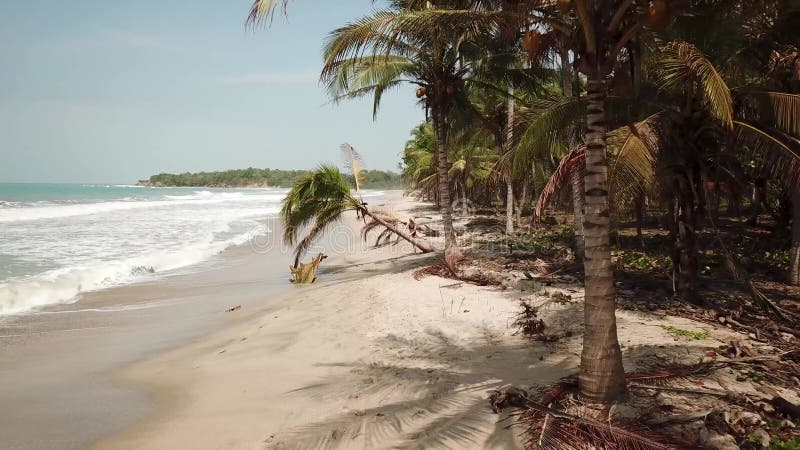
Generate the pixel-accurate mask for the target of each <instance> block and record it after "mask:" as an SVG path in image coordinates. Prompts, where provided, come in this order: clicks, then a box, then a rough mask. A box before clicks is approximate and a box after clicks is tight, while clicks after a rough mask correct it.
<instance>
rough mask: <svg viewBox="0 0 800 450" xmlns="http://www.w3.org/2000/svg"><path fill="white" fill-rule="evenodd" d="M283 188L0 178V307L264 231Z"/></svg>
mask: <svg viewBox="0 0 800 450" xmlns="http://www.w3.org/2000/svg"><path fill="white" fill-rule="evenodd" d="M285 194H286V189H204V188H151V187H139V186H132V185H112V184H109V185H103V184H3V183H0V316H3V315H9V314H19V313H25V312H29V311H32V310H36V309H38V308H41V307H43V306H46V305H52V304H57V303H69V302H74V301H76V299H78V298H79V294H81V293H82V292H87V291H93V290H98V289H103V288H107V287H112V286H118V285H122V284H127V283H133V282H136V281H140V280H144V279H147V278H153V277H159V276H163V275H164V274H169V273H171V272H173V271H175V270H177V269H181V268H188V267H190V266H192V265H195V264H197V263H200V262H202V261H205V260H208V259H209V258H211V257H212V256H214V255H216V254H218V253H220V252H222V251H223V250H225V249H226V248H228V247H230V246H233V245H240V244H245V243H247V242H248V240H250V239H251V238H254V237H257V236H263V235H267V234H268V233H270V232H271V230H270V229H269V226H268V223H267V221H266V219H269V218H274V217H276V216H277V213H278V212H279V210H280V202H281V200H282V199H283V197H284V196H285Z"/></svg>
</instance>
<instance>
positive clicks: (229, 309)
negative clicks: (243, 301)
mask: <svg viewBox="0 0 800 450" xmlns="http://www.w3.org/2000/svg"><path fill="white" fill-rule="evenodd" d="M240 309H242V305H236V306H233V307H231V308H228V309H226V310H225V312H234V311H239V310H240Z"/></svg>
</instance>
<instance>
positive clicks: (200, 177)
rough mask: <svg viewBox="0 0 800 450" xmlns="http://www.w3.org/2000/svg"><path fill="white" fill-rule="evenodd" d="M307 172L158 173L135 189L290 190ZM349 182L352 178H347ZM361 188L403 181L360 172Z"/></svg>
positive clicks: (376, 172) (396, 184)
mask: <svg viewBox="0 0 800 450" xmlns="http://www.w3.org/2000/svg"><path fill="white" fill-rule="evenodd" d="M309 173H311V171H310V170H280V169H256V168H253V167H250V168H247V169H237V170H225V171H219V172H194V173H191V172H185V173H179V174H173V173H160V174H158V175H152V176H151V177H150V178H149V179H147V180H139V182H138V183H136V185H137V186H150V187H213V188H264V187H291V186H293V185H294V184H295V183H296V182H297V181H298V180H299V179H300V178H302V177H304V176H305V175H308V174H309ZM350 177H351V178H352V175H350ZM361 177H362V178H360V180H361V186H363V187H365V188H367V189H393V188H395V189H400V188H402V187H403V179H402V177H401V176H400V174H397V173H395V172H390V171H383V170H364V171H362V172H361Z"/></svg>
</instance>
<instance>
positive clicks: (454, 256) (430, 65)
mask: <svg viewBox="0 0 800 450" xmlns="http://www.w3.org/2000/svg"><path fill="white" fill-rule="evenodd" d="M460 3H468V2H457V1H453V2H446V5H444V6H437V5H434V4H433V3H432V2H420V1H418V0H394V1H391V2H390V6H389V8H387V9H382V10H378V11H376V12H374V13H372V14H370V15H368V16H366V17H363V18H361V19H359V20H357V21H355V22H353V23H351V24H348V25H346V26H344V27H342V28H339V29H337V30H335V31H333V32H332V33H331V36H330V38H329V41H328V43H327V45H326V47H325V51H324V55H325V63H324V66H323V69H322V74H321V79H322V81H323V82H325V83H326V84H327V87H328V90H329V92H330V93H331V95H332V97H333V98H334V100H336V101H338V100H341V99H345V98H355V97H360V96H365V95H372V96H373V99H374V101H373V103H374V108H373V113H374V114H376V113H377V110H378V106H379V105H380V101H381V98H382V96H383V94H384V93H385V92H386V91H387V90H388V89H391V88H394V87H396V86H398V85H400V84H403V83H411V84H414V85H417V86H419V89H418V91H417V97H418V98H420V102H421V103H422V104H423V106H424V107H425V109H426V111H429V112H430V115H431V120H432V122H433V126H434V134H435V137H436V160H437V176H438V183H437V185H438V190H439V193H438V194H439V195H438V197H439V203H440V206H441V209H442V219H443V224H444V236H445V256H446V259H447V260H448V261H456V260H458V259H460V258H461V253H460V250H459V249H458V244H457V242H456V235H455V230H454V228H453V219H452V206H451V195H450V194H451V193H450V183H449V180H448V171H449V168H450V164H449V162H448V160H447V147H448V145H447V143H448V135H449V133H450V125H451V124H450V114H451V110H452V108H453V106H454V105H455V104H456V103H458V102H461V101H464V100H465V98H466V94H465V85H467V84H469V83H472V82H477V80H475V79H474V78H473V77H471V75H472V71H471V69H472V65H471V63H470V61H469V60H468V59H466V58H464V50H465V49H467V48H469V47H470V46H471V45H474V44H475V43H476V42H477V41H478V40H480V39H482V38H484V37H485V36H486V35H489V34H491V33H492V32H493V31H494V30H495V29H497V28H499V27H500V26H501V24H502V21H503V20H504V16H503V15H502V14H500V13H499V12H495V11H477V10H465V9H458V8H459V7H460V6H462V5H460Z"/></svg>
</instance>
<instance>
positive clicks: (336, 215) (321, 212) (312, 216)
mask: <svg viewBox="0 0 800 450" xmlns="http://www.w3.org/2000/svg"><path fill="white" fill-rule="evenodd" d="M350 210H354V211H358V212H359V213H360V214H362V215H364V216H366V217H369V218H371V219H372V220H373V221H375V222H377V223H379V224H381V225H382V226H383V227H385V228H386V229H389V230H391V232H392V233H394V234H396V235H397V236H399V237H400V238H402V239H404V240H406V241H408V242H409V243H410V244H411V245H413V246H414V247H416V248H418V249H420V250H421V251H422V252H423V253H429V252H432V251H433V247H431V245H430V243H428V242H427V241H425V240H422V239H418V238H415V237H413V236H411V235H410V234H409V233H407V232H406V231H405V230H403V229H401V228H399V227H397V226H395V225H394V224H392V223H390V222H389V221H387V220H386V219H385V217H384V216H383V215H382V214H375V213H373V212H372V211H370V210H369V209H367V207H366V206H364V203H363V201H362V200H361V199H359V198H357V197H355V196H354V195H353V194H352V193H351V192H350V185H348V184H347V181H345V178H344V176H343V175H342V173H341V172H340V171H339V169H338V168H337V167H334V166H329V165H321V166H319V168H317V170H315V171H314V172H312V173H310V174H308V175H306V176H305V177H303V178H302V179H300V181H298V182H297V183H296V184H295V185H294V186H293V187H292V189H291V190H290V191H289V193H288V194H286V198H285V199H284V200H283V204H282V207H281V218H282V219H283V223H284V230H283V240H284V241H285V242H286V243H287V244H289V245H296V247H295V260H294V266H295V267H298V265H299V262H300V258H301V257H302V256H303V254H305V253H306V252H307V251H308V249H309V248H310V247H311V244H313V242H314V240H315V239H316V238H318V237H319V236H320V235H321V234H322V233H323V232H324V231H325V230H327V229H329V228H331V227H332V226H333V225H335V224H336V223H337V222H338V221H339V219H341V217H342V214H344V213H345V211H350ZM306 229H307V230H308V231H307V232H306V235H305V237H303V238H302V239H300V240H298V237H299V235H300V233H301V232H302V231H303V230H306Z"/></svg>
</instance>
